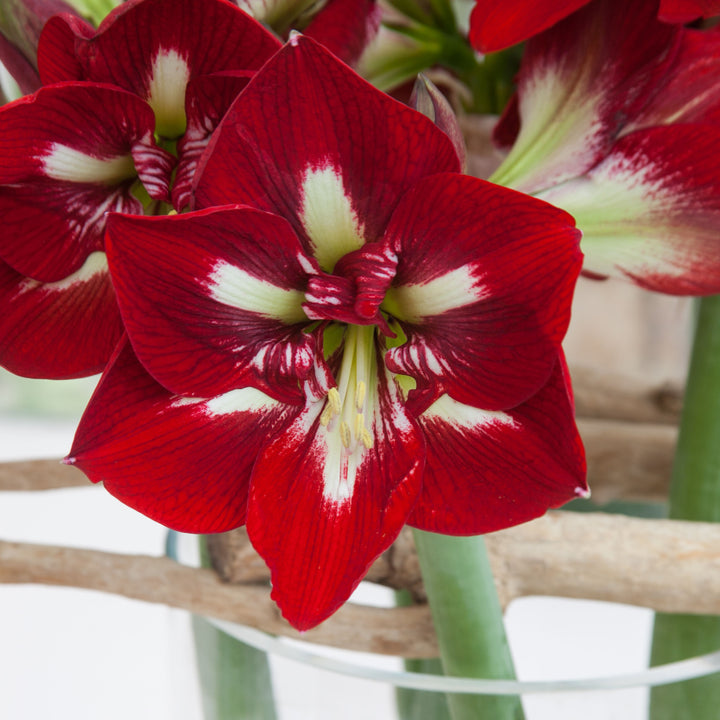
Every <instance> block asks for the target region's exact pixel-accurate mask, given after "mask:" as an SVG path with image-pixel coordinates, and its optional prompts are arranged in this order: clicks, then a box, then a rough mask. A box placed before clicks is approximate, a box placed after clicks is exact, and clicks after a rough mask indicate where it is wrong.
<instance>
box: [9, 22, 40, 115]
mask: <svg viewBox="0 0 720 720" xmlns="http://www.w3.org/2000/svg"><path fill="white" fill-rule="evenodd" d="M0 63H2V65H3V66H4V67H5V69H6V70H7V71H8V73H9V74H10V77H11V78H12V79H13V80H14V81H15V82H16V83H17V84H18V88H19V89H20V92H21V93H22V94H23V95H29V94H30V93H33V92H35V91H36V90H37V89H38V88H39V87H40V76H39V75H38V73H37V70H36V69H35V67H34V66H33V64H32V63H31V62H30V60H28V59H27V58H26V57H25V55H24V54H23V53H22V52H21V51H20V50H19V49H18V48H17V47H16V46H15V45H13V44H12V43H11V42H10V41H9V40H8V39H7V38H6V37H5V36H4V35H3V34H2V33H0ZM0 98H2V99H3V102H4V101H5V100H6V98H5V97H4V94H0Z"/></svg>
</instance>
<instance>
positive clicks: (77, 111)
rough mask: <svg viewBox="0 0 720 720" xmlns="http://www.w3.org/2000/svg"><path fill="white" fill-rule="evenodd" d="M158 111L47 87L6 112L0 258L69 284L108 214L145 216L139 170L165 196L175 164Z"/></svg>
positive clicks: (127, 100) (0, 165)
mask: <svg viewBox="0 0 720 720" xmlns="http://www.w3.org/2000/svg"><path fill="white" fill-rule="evenodd" d="M153 127H154V119H153V114H152V111H151V110H150V108H149V107H148V106H147V104H146V103H144V102H143V101H141V100H140V99H138V98H137V97H135V96H133V95H131V94H130V93H126V92H124V91H122V90H118V89H116V88H112V87H109V86H104V85H95V84H89V83H88V84H83V85H78V84H61V85H55V86H52V87H47V88H42V89H40V90H39V91H38V92H37V93H36V94H35V95H33V96H30V97H28V98H22V99H21V100H18V101H17V102H15V103H12V104H11V105H8V106H6V107H4V108H3V109H2V110H1V111H0V136H2V138H3V140H4V145H3V150H2V154H1V155H0V214H2V216H3V226H4V227H3V236H2V239H1V240H0V257H2V259H3V260H5V261H6V262H7V263H9V264H10V265H12V266H13V267H14V268H15V270H17V271H18V272H20V273H22V274H24V275H28V276H30V277H33V278H35V279H37V280H42V281H45V282H52V281H56V280H61V279H63V278H65V277H67V276H68V275H70V274H71V273H73V272H75V271H76V270H78V269H79V268H80V267H81V265H82V264H83V263H84V262H85V259H86V258H87V256H88V255H89V254H90V253H91V252H94V251H96V250H102V249H103V234H104V231H105V213H106V212H108V211H111V210H116V211H119V212H130V213H137V212H142V206H141V205H140V203H139V202H138V201H137V200H136V199H135V198H134V197H133V196H132V194H131V186H132V185H133V183H135V182H136V180H137V171H139V172H140V173H141V179H143V180H144V181H145V182H146V183H147V188H148V190H149V191H150V192H152V193H153V195H154V196H155V197H158V198H164V197H167V192H168V184H169V180H170V172H171V170H172V158H171V156H170V155H169V154H168V153H166V152H165V151H164V150H161V149H160V148H158V147H157V145H156V144H155V141H154V139H153Z"/></svg>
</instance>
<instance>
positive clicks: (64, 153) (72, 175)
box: [40, 143, 137, 185]
mask: <svg viewBox="0 0 720 720" xmlns="http://www.w3.org/2000/svg"><path fill="white" fill-rule="evenodd" d="M40 160H41V161H42V164H43V172H44V173H45V175H47V176H48V177H49V178H52V179H53V180H64V181H69V182H76V183H106V184H107V185H116V184H118V183H120V182H122V181H123V180H127V179H129V178H132V177H135V176H136V175H137V173H136V172H135V165H134V164H133V159H132V156H131V155H118V156H116V157H111V158H97V157H93V156H92V155H88V154H87V153H84V152H80V151H79V150H75V149H74V148H71V147H68V146H67V145H62V144H60V143H53V144H52V145H51V146H50V148H49V150H48V152H47V153H46V154H45V155H43V156H42V157H41V158H40Z"/></svg>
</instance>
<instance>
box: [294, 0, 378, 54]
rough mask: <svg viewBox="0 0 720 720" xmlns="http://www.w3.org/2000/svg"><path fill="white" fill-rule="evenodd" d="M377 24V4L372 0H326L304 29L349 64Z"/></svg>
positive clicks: (360, 50) (366, 42) (372, 35)
mask: <svg viewBox="0 0 720 720" xmlns="http://www.w3.org/2000/svg"><path fill="white" fill-rule="evenodd" d="M379 27H380V8H379V6H378V5H377V3H376V2H375V0H328V2H326V3H325V5H324V6H323V7H322V9H321V10H320V11H319V12H318V14H317V15H316V16H315V17H314V18H313V19H312V21H311V22H310V24H309V25H308V26H307V27H306V28H305V30H304V32H305V34H306V35H307V36H308V37H311V38H313V40H316V41H317V42H319V43H321V44H322V45H324V46H325V47H326V48H327V49H328V50H329V51H330V52H331V53H332V54H333V55H335V57H337V58H339V59H340V60H342V61H343V62H346V63H347V64H348V65H353V64H354V63H356V62H357V61H358V60H359V59H360V56H361V55H362V53H363V50H365V48H366V47H367V46H368V45H369V44H370V41H371V40H372V39H373V38H374V37H375V35H376V34H377V31H378V29H379Z"/></svg>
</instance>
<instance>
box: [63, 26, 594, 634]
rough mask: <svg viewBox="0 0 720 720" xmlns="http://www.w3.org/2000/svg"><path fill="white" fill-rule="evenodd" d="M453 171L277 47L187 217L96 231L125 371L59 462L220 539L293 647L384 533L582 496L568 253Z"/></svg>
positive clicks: (408, 114) (559, 224)
mask: <svg viewBox="0 0 720 720" xmlns="http://www.w3.org/2000/svg"><path fill="white" fill-rule="evenodd" d="M348 128H352V129H353V131H352V132H348ZM458 169H459V161H458V158H457V156H456V154H455V151H454V149H453V146H452V144H451V142H450V141H449V140H448V138H447V137H446V136H445V135H444V134H443V133H442V132H441V131H440V130H438V129H437V128H436V127H435V126H434V125H433V124H432V123H431V122H430V121H428V120H427V118H425V117H424V116H422V115H420V114H419V113H416V112H415V111H413V110H411V109H409V108H407V107H405V106H403V105H401V104H400V103H397V102H395V101H394V100H392V99H390V98H389V97H387V96H385V95H383V94H382V93H380V92H378V91H377V90H375V89H373V88H372V87H371V86H370V85H368V84H367V83H365V82H364V81H363V80H361V79H360V78H359V77H358V76H357V75H355V74H354V73H353V72H352V71H350V70H349V69H348V68H347V67H346V66H344V65H342V64H341V63H339V62H338V61H337V60H335V59H334V58H333V57H332V56H331V55H330V54H329V53H328V52H327V51H325V50H323V49H322V48H321V47H320V46H318V45H316V44H315V43H313V42H312V41H310V40H308V39H305V38H295V39H294V40H293V41H292V42H291V43H290V44H288V45H287V46H286V47H285V48H284V49H283V50H282V51H281V52H280V53H279V54H277V55H276V56H275V57H274V58H273V59H272V60H271V61H270V62H269V63H268V64H267V65H266V66H265V67H264V68H263V69H262V70H261V71H260V72H259V73H258V75H257V76H256V77H255V79H254V80H253V81H252V82H251V83H250V84H249V85H248V87H247V89H246V90H245V91H244V92H243V94H242V95H241V97H240V98H238V100H237V101H236V103H235V104H234V105H233V107H232V108H231V110H230V111H229V113H228V115H227V116H226V118H225V120H224V121H223V123H222V125H221V127H220V129H219V130H218V131H217V132H216V134H215V136H214V138H213V141H212V144H211V146H210V152H208V154H206V156H205V157H204V160H203V164H202V167H201V170H200V172H199V179H198V180H197V182H196V188H195V196H196V201H197V204H198V205H202V206H205V205H207V206H208V207H206V208H205V209H200V210H197V211H195V212H191V213H188V214H185V215H179V216H173V217H157V218H148V217H132V216H123V215H113V216H112V217H111V218H110V220H109V223H108V257H109V263H110V267H111V272H112V275H113V280H114V283H115V287H116V290H117V293H118V299H119V304H120V308H121V312H122V316H123V319H124V322H125V325H126V328H127V332H128V335H129V339H130V343H131V344H132V349H131V348H130V345H129V344H125V345H123V346H122V347H121V348H119V350H118V353H117V355H116V358H115V360H114V362H113V363H112V365H111V366H110V367H109V369H108V370H107V372H106V374H105V376H104V378H103V380H102V381H101V383H100V386H99V388H98V390H97V393H96V395H95V396H94V398H93V400H92V401H91V404H90V406H89V408H88V410H87V412H86V414H85V416H84V418H83V420H82V422H81V424H80V427H79V429H78V434H77V436H76V439H75V443H74V447H73V449H72V451H71V455H70V457H69V459H68V462H70V463H73V464H76V465H78V466H79V467H80V468H81V469H82V470H84V471H85V472H86V473H87V474H88V476H89V477H90V478H91V479H92V480H94V481H100V480H101V481H103V482H104V484H105V487H106V488H107V489H108V490H109V491H110V492H112V493H113V494H115V495H116V496H117V497H119V498H120V499H122V500H123V501H124V502H126V503H128V504H129V505H131V506H133V507H135V508H137V509H139V510H141V511H142V512H144V513H146V514H148V515H149V516H150V517H152V518H154V519H156V520H158V521H160V522H163V523H165V524H166V525H168V526H170V527H174V528H176V529H179V530H184V531H190V532H219V531H223V530H227V529H230V528H233V527H236V526H238V525H241V524H243V523H246V524H247V528H248V532H249V535H250V538H251V540H252V542H253V544H254V545H255V547H256V549H257V550H258V551H259V552H260V554H261V555H262V556H263V557H264V558H265V560H266V562H267V563H268V565H269V567H270V568H271V572H272V583H273V597H274V598H275V600H276V601H277V603H278V604H279V606H280V608H281V610H282V612H283V614H284V615H285V617H286V618H287V619H288V620H289V621H290V622H291V623H292V624H293V625H294V626H295V627H297V628H299V629H307V628H309V627H312V626H313V625H316V624H317V623H319V622H321V621H322V620H323V619H325V618H326V617H328V616H329V615H330V614H331V613H333V612H334V611H335V610H336V609H337V608H338V607H339V606H340V605H341V604H342V603H343V602H344V601H345V600H346V599H347V598H348V596H349V595H350V593H351V592H352V591H353V589H354V588H355V586H356V585H357V584H358V582H359V581H360V580H361V579H362V577H363V576H364V574H365V572H366V570H367V568H368V566H369V565H370V563H372V561H373V560H374V559H375V558H376V557H377V556H378V554H380V553H381V552H383V551H384V550H385V549H386V548H387V547H388V546H389V545H390V544H391V543H392V541H393V540H394V539H395V537H396V536H397V534H398V532H399V531H400V529H401V528H402V526H403V525H404V524H405V523H406V522H410V523H412V524H414V525H416V526H417V527H420V528H424V529H427V530H432V531H437V532H443V533H452V534H477V533H481V532H487V531H491V530H496V529H498V528H501V527H505V526H507V525H511V524H515V523H518V522H523V521H525V520H528V519H530V518H532V517H536V516H537V515H540V514H542V513H543V512H544V511H545V510H546V509H547V508H548V507H550V506H557V505H559V504H562V503H563V502H565V501H567V500H569V499H570V498H572V497H574V496H576V495H578V494H582V493H584V491H585V487H586V486H585V479H584V457H583V452H582V446H581V444H580V441H579V438H578V435H577V430H576V428H575V425H574V419H573V413H572V406H571V400H570V398H569V394H568V389H567V385H566V381H565V375H564V366H563V361H562V358H561V351H560V342H561V339H562V337H563V335H564V332H565V330H566V327H567V324H568V321H569V314H570V299H571V295H572V291H573V287H574V283H575V280H576V277H577V274H578V272H579V268H580V264H581V256H580V253H579V250H578V233H577V231H576V230H575V228H574V226H573V222H572V218H570V217H569V216H568V215H567V214H566V213H564V212H563V211H561V210H558V209H556V208H554V207H552V206H550V205H548V204H546V203H543V202H541V201H537V200H534V199H532V198H528V197H527V196H525V195H522V194H520V193H516V192H514V191H511V190H507V189H504V188H501V187H498V186H495V185H492V184H490V183H487V182H484V181H482V180H478V179H475V178H470V177H467V176H464V175H461V174H459V173H458ZM218 203H222V204H223V205H224V206H222V207H217V206H215V205H217V204H218Z"/></svg>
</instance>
